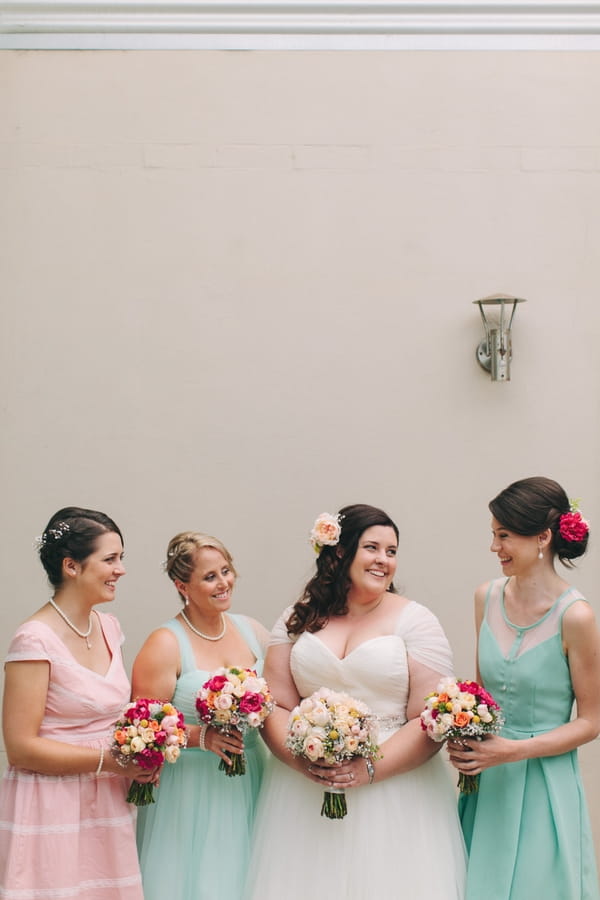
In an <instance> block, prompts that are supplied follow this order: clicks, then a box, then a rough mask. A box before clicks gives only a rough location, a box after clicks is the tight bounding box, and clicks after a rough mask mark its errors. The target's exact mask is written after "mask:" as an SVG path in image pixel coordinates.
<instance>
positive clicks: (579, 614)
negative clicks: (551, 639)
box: [563, 598, 597, 632]
mask: <svg viewBox="0 0 600 900" xmlns="http://www.w3.org/2000/svg"><path fill="white" fill-rule="evenodd" d="M563 628H565V629H569V630H572V631H573V632H576V631H580V630H585V629H596V628H597V622H596V616H595V614H594V610H593V609H592V607H591V606H590V604H589V603H588V602H587V600H584V599H583V598H581V599H579V600H576V601H575V602H574V603H572V604H571V605H570V606H569V608H568V609H567V610H566V612H565V614H564V616H563Z"/></svg>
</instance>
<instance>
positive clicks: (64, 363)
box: [0, 51, 600, 834]
mask: <svg viewBox="0 0 600 900" xmlns="http://www.w3.org/2000/svg"><path fill="white" fill-rule="evenodd" d="M599 90H600V56H599V55H597V54H595V53H589V54H586V53H544V52H532V53H510V52H504V53H493V52H489V53H485V52H482V53H479V52H471V53H460V52H456V53H433V52H432V53H429V52H420V53H419V52H417V53H410V52H405V53H401V52H389V53H385V52H379V53H377V52H372V53H369V52H354V53H344V52H341V53H334V52H332V53H329V52H305V53H293V52H280V53H278V52H271V53H269V52H222V53H219V52H200V51H199V52H196V51H190V52H179V53H177V52H142V51H140V52H137V51H136V52H100V53H94V52H22V51H4V52H2V53H1V54H0V104H1V109H2V116H1V117H0V192H1V193H0V196H1V197H2V203H1V204H0V266H1V271H2V286H3V291H2V294H3V301H2V320H3V321H2V332H1V338H0V340H1V341H2V345H1V346H2V353H1V357H0V366H1V369H2V380H3V384H4V391H3V403H2V421H3V427H2V432H3V441H2V454H3V473H4V475H3V478H4V484H3V488H4V489H3V497H4V502H3V504H2V505H1V508H0V523H1V527H2V534H3V535H4V540H3V541H2V543H1V547H0V553H1V555H2V556H1V560H2V573H3V579H4V597H5V600H4V604H3V608H2V613H1V615H2V633H3V636H4V646H5V647H6V646H7V645H8V641H9V638H10V635H11V633H12V632H13V630H14V628H15V627H16V625H17V624H18V622H19V621H21V620H22V619H23V618H25V617H26V616H27V615H29V614H30V613H31V612H32V611H33V610H34V609H35V608H37V606H39V605H40V604H41V603H42V602H44V600H45V598H46V597H47V590H46V586H45V583H44V579H43V577H42V573H41V571H40V566H39V564H38V563H37V561H36V559H35V555H34V552H33V550H32V547H31V545H32V539H33V536H34V535H35V534H38V533H39V532H40V531H41V530H42V528H43V526H44V524H45V522H46V521H47V519H48V518H49V516H50V514H51V513H52V512H54V510H55V509H58V508H59V507H60V506H63V505H65V504H81V505H87V506H92V507H97V508H100V509H103V510H105V511H107V512H108V513H109V514H111V515H112V516H113V517H114V518H115V519H116V520H117V521H118V522H119V524H120V525H121V526H122V528H123V530H124V533H125V536H126V552H127V558H126V562H127V566H128V576H127V578H126V579H125V580H124V581H123V582H122V583H121V585H120V589H119V597H118V601H117V602H116V604H115V611H116V612H117V614H118V615H119V617H120V619H121V622H122V624H123V626H124V629H125V631H126V634H127V638H128V640H127V644H126V651H127V660H128V663H131V661H132V660H133V657H134V655H135V653H136V651H137V649H138V648H139V646H140V645H141V643H142V641H143V639H144V637H145V635H146V634H147V633H148V631H149V630H151V629H152V628H154V627H155V626H157V625H159V624H160V623H161V622H162V621H163V620H164V619H165V618H167V617H168V616H169V615H171V614H172V613H174V612H175V611H176V610H177V608H178V603H177V599H176V595H175V591H174V590H173V589H171V587H170V585H169V583H167V580H166V577H165V576H164V575H163V574H162V572H161V570H160V562H161V560H162V559H163V557H164V548H165V546H166V544H167V541H168V539H169V537H170V536H171V535H172V534H174V533H175V532H176V531H178V530H180V529H183V528H198V529H205V530H208V531H210V532H212V533H214V534H216V535H218V536H219V537H221V538H222V539H223V540H224V541H225V542H226V543H227V544H228V546H229V547H230V548H231V549H232V552H233V553H234V556H235V559H236V564H237V566H238V568H239V571H240V573H241V578H240V580H239V584H238V587H237V591H236V594H237V598H236V600H237V603H236V608H237V609H238V610H239V611H247V612H250V613H251V614H254V615H255V616H257V617H258V618H260V619H262V620H263V621H264V622H265V624H267V625H271V624H272V622H273V620H274V619H275V617H276V615H277V614H278V612H279V611H280V610H281V608H282V607H283V606H285V605H286V604H288V603H289V602H291V601H292V600H294V599H295V598H296V596H297V595H298V592H299V590H300V588H301V586H302V584H303V581H304V580H305V579H306V577H307V576H308V574H309V573H310V571H311V565H312V556H311V550H310V547H309V546H308V544H307V532H308V530H309V528H310V526H311V524H312V521H313V519H314V517H315V516H316V514H318V513H320V512H321V511H322V510H330V511H334V510H335V509H336V508H337V507H339V506H340V505H342V504H344V503H348V502H355V501H359V502H369V503H374V504H378V505H382V506H384V507H385V508H386V509H387V510H388V511H389V512H390V513H391V514H392V515H393V516H394V517H395V518H396V519H397V521H398V523H399V526H400V531H401V551H400V572H401V581H402V582H403V585H404V587H405V590H406V592H407V593H408V595H409V596H411V597H412V598H414V599H416V600H419V601H421V602H423V603H426V604H428V605H429V606H430V607H431V608H432V609H433V610H434V611H435V612H436V613H437V614H438V615H439V616H440V618H441V620H442V622H443V624H444V626H445V628H446V630H447V632H448V635H449V637H450V639H451V641H452V644H453V646H454V648H455V654H456V660H457V669H458V671H460V672H461V673H463V674H465V675H470V674H473V666H472V657H473V635H472V612H471V597H472V593H473V589H474V587H475V586H476V584H477V583H479V582H480V581H482V580H483V579H485V578H487V577H490V576H493V575H495V574H496V573H497V571H498V569H497V564H496V562H495V560H494V559H493V558H492V557H491V556H490V554H489V552H488V542H489V516H488V513H487V501H488V500H489V499H490V497H491V496H493V495H494V494H495V493H496V492H497V491H498V490H500V489H501V488H502V487H504V486H505V485H506V484H508V483H509V482H510V481H512V480H514V479H515V478H518V477H522V476H525V475H529V474H537V473H543V474H548V475H551V476H553V477H555V478H557V479H559V480H560V481H561V482H563V483H564V485H565V487H566V489H567V491H568V492H569V493H570V494H572V495H574V496H578V497H581V498H582V504H583V509H584V512H585V514H586V515H587V516H588V517H589V518H590V519H591V520H592V523H596V522H600V486H599V483H598V478H597V459H598V451H599V422H598V378H599V374H600V373H599V368H600V363H599V360H598V352H597V338H598V334H599V331H600V305H599V304H598V275H599V272H598V269H599V262H598V253H597V247H598V243H599V240H600V215H599V213H598V210H599V209H600V120H599V118H598V116H597V97H598V94H599ZM497 291H504V292H508V293H514V294H518V295H519V296H522V297H526V298H527V299H528V303H527V304H525V305H522V306H521V307H520V308H519V310H518V312H517V315H516V319H515V328H514V362H513V380H512V382H511V383H510V384H493V383H491V381H490V380H489V378H488V377H487V376H486V375H485V374H484V373H483V371H482V370H480V369H479V367H478V366H477V363H476V361H475V356H474V352H475V347H476V345H477V343H478V342H479V340H480V337H481V326H480V321H479V313H478V311H477V308H476V307H473V306H472V303H471V301H473V300H475V299H476V298H478V297H482V296H484V295H486V294H490V293H492V292H497ZM599 574H600V555H599V552H598V549H597V546H596V544H595V542H592V545H591V550H590V554H589V557H588V558H587V559H586V560H585V561H583V562H582V563H581V565H580V566H579V568H578V571H577V573H576V575H575V580H576V582H577V584H578V586H579V587H580V588H581V589H582V590H583V591H584V592H585V593H586V594H587V595H588V596H589V598H590V600H591V601H592V603H594V604H595V605H596V607H597V608H598V601H597V596H596V594H597V590H596V587H597V584H598V581H599V577H598V576H599ZM582 758H583V761H584V765H585V767H586V769H587V771H588V776H589V775H590V774H591V773H592V772H594V771H597V766H598V742H594V743H593V744H592V745H590V746H588V747H586V748H584V750H583V752H582ZM589 782H590V783H589V785H588V787H589V796H590V801H591V806H592V812H593V815H594V820H595V827H596V831H597V834H600V793H599V792H598V789H597V787H596V786H595V785H594V784H592V779H591V777H589Z"/></svg>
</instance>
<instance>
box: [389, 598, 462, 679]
mask: <svg viewBox="0 0 600 900" xmlns="http://www.w3.org/2000/svg"><path fill="white" fill-rule="evenodd" d="M398 634H399V635H400V636H401V637H402V639H403V641H404V644H405V646H406V652H407V653H408V655H409V656H411V657H412V658H413V659H414V660H416V662H418V663H421V664H422V665H424V666H427V667H428V668H429V669H433V670H434V671H435V672H439V673H440V675H453V674H454V661H453V658H452V650H451V649H450V644H449V643H448V638H447V637H446V635H445V634H444V629H443V628H442V626H441V625H440V623H439V620H438V619H437V617H436V616H435V615H434V614H433V613H432V612H431V610H429V609H427V607H425V606H422V605H421V604H420V603H415V602H414V601H412V602H411V603H410V604H409V605H408V606H407V607H406V609H405V610H404V613H403V615H402V616H401V617H400V620H399V622H398Z"/></svg>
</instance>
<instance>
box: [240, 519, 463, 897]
mask: <svg viewBox="0 0 600 900" xmlns="http://www.w3.org/2000/svg"><path fill="white" fill-rule="evenodd" d="M311 539H312V543H313V546H314V548H315V551H316V552H317V554H318V558H317V571H316V574H315V575H314V577H313V578H312V579H311V580H310V581H309V582H308V584H307V585H306V588H305V590H304V593H303V595H302V597H301V599H300V600H299V601H298V602H297V603H296V604H295V605H294V606H293V607H290V608H288V609H287V610H286V611H285V612H284V613H283V615H282V616H281V618H280V619H279V621H278V622H277V624H276V626H275V628H274V630H273V634H272V637H271V643H270V645H269V649H268V652H267V657H266V661H265V670H264V674H265V676H266V678H267V680H268V682H269V685H270V687H271V690H272V692H273V694H274V696H275V699H276V701H277V708H276V710H275V712H274V713H273V714H272V715H271V716H270V717H269V719H268V720H267V723H266V725H265V728H264V737H265V740H266V742H267V744H268V745H269V747H270V749H271V751H272V753H273V757H272V760H271V762H270V764H269V765H268V769H267V774H266V776H265V781H264V783H263V790H262V791H261V796H260V800H259V811H258V815H257V820H256V825H255V837H254V849H253V852H252V860H253V863H252V868H251V871H250V876H249V881H248V891H247V894H246V896H247V898H248V900H258V898H261V900H280V898H281V897H282V896H285V897H286V900H305V898H306V896H307V893H308V895H312V896H317V897H329V896H334V895H335V896H342V897H344V898H346V900H366V898H371V897H384V896H400V895H401V896H403V897H410V898H411V900H461V898H462V897H463V893H464V871H465V851H464V845H463V841H462V836H461V831H460V826H459V823H458V817H457V813H456V798H455V793H454V789H453V786H452V781H451V779H450V776H449V773H448V770H447V769H446V767H445V765H444V763H443V761H442V759H441V758H440V757H439V756H437V751H438V750H439V747H440V745H439V744H435V743H434V742H433V741H431V740H430V739H429V738H428V737H427V736H426V735H425V734H424V732H423V731H422V730H421V727H420V721H419V713H420V712H421V710H422V708H423V706H424V698H425V696H426V695H427V694H428V693H429V692H430V691H432V690H434V689H435V687H436V686H437V684H438V681H439V679H440V678H441V677H442V676H444V675H450V674H452V655H451V651H450V647H449V645H448V641H447V640H446V637H445V635H444V633H443V631H442V629H441V626H440V624H439V622H438V620H437V619H436V618H435V616H434V615H433V613H431V612H430V611H429V610H428V609H426V608H425V607H424V606H421V605H420V604H418V603H415V602H414V601H411V600H408V599H407V598H406V597H402V596H401V595H399V594H398V593H397V592H396V590H395V588H394V585H393V577H394V574H395V571H396V553H397V549H398V529H397V527H396V525H395V524H394V522H393V521H392V520H391V519H390V518H389V516H387V515H386V514H385V513H384V512H383V511H382V510H379V509H376V508H374V507H372V506H365V505H353V506H346V507H344V508H343V509H341V510H340V512H339V513H338V515H337V516H328V515H327V514H323V515H322V516H320V517H319V518H318V519H317V522H316V523H315V527H314V528H313V531H312V534H311ZM323 686H325V687H328V688H330V689H332V690H334V691H335V690H337V691H343V692H345V693H347V694H350V695H351V696H352V697H354V698H355V699H357V700H361V701H362V702H363V703H366V704H367V705H368V706H369V708H370V710H371V712H372V713H374V714H375V715H376V717H377V719H378V725H379V745H380V756H379V758H377V759H373V760H371V759H364V758H363V757H353V758H352V759H350V760H346V761H345V762H343V763H341V764H339V765H336V766H332V767H330V766H321V765H318V764H315V763H309V761H308V760H307V759H305V758H303V757H293V756H292V755H291V754H290V752H289V750H287V749H286V748H285V737H286V731H287V721H288V717H289V711H290V710H291V709H293V708H294V706H296V705H297V704H298V703H299V701H300V699H301V698H303V697H307V696H308V695H310V694H312V693H313V691H315V690H317V689H319V688H320V687H323ZM333 787H335V788H343V789H344V790H345V791H346V796H347V805H348V814H347V815H346V817H345V818H343V819H341V820H331V819H328V818H322V817H321V816H320V815H319V812H320V809H321V802H322V798H323V792H324V790H326V789H330V788H333Z"/></svg>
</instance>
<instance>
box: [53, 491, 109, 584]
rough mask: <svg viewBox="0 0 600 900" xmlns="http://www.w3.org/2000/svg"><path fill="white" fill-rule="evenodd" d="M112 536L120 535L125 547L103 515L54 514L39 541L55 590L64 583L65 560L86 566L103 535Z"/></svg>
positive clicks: (68, 509) (74, 509) (70, 510)
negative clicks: (108, 534) (63, 569)
mask: <svg viewBox="0 0 600 900" xmlns="http://www.w3.org/2000/svg"><path fill="white" fill-rule="evenodd" d="M108 532H114V533H115V534H118V535H119V537H120V538H121V543H123V535H122V534H121V532H120V530H119V528H118V527H117V525H116V524H115V523H114V522H113V520H112V519H111V518H109V517H108V516H107V515H105V514H104V513H102V512H98V511H97V510H95V509H82V508H81V507H80V506H65V508H64V509H59V511H58V512H57V513H54V515H53V516H52V518H51V519H50V521H49V522H48V524H47V525H46V527H45V529H44V532H43V534H41V535H40V536H39V538H36V543H37V547H38V552H39V554H40V560H41V561H42V565H43V567H44V569H45V570H46V575H47V576H48V581H49V582H50V584H51V585H52V587H54V588H59V587H60V586H61V584H62V582H63V571H62V566H63V560H65V559H74V560H75V562H78V563H83V562H85V560H86V559H87V558H88V556H90V555H91V554H92V553H93V552H94V550H95V549H96V545H97V543H98V538H99V537H100V535H102V534H107V533H108Z"/></svg>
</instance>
